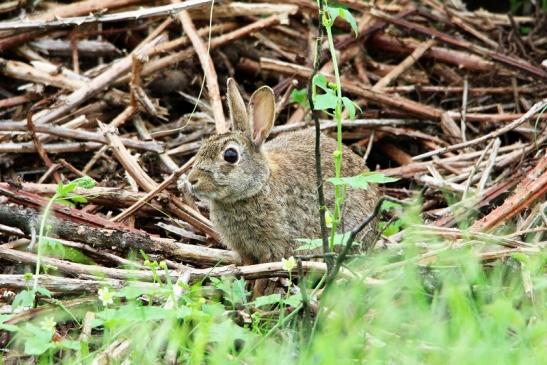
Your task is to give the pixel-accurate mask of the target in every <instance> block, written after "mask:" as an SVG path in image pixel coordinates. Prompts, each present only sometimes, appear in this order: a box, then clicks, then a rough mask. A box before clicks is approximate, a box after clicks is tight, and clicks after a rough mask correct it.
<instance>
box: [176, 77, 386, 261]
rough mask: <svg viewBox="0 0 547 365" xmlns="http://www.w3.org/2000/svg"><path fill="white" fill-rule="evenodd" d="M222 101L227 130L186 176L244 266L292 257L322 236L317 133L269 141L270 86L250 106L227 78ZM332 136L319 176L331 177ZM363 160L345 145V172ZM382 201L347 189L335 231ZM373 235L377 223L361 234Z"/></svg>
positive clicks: (330, 199)
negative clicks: (307, 241)
mask: <svg viewBox="0 0 547 365" xmlns="http://www.w3.org/2000/svg"><path fill="white" fill-rule="evenodd" d="M227 100H228V106H229V111H230V119H231V125H232V130H231V131H230V132H228V133H226V134H218V135H214V136H212V137H210V138H209V139H207V140H205V141H204V143H203V144H202V146H201V148H200V149H199V151H198V152H197V154H196V158H195V162H194V164H193V167H192V169H191V171H190V173H189V175H188V177H187V180H186V181H187V182H186V186H187V188H188V190H190V192H191V193H192V194H193V195H194V196H196V197H197V198H199V199H200V200H205V201H207V202H208V203H209V209H210V217H211V221H212V223H213V225H214V226H215V228H216V229H217V230H218V232H219V234H220V237H221V240H222V242H223V243H224V244H225V245H227V246H228V247H229V248H230V249H232V250H234V251H236V252H237V253H238V254H239V256H240V257H241V259H242V262H243V263H244V264H258V263H264V262H273V261H280V260H281V259H282V258H288V257H290V256H292V255H295V254H305V253H311V252H306V251H304V252H303V251H295V249H296V248H298V247H299V246H301V245H302V243H301V242H299V241H297V239H299V238H308V239H313V238H319V237H320V236H321V233H320V223H319V203H318V198H317V184H316V171H315V153H314V149H315V130H314V129H313V128H308V129H305V130H301V131H296V132H289V133H285V134H282V135H280V136H278V137H276V138H274V139H272V140H270V141H268V142H266V139H267V137H268V135H269V134H270V131H271V130H272V127H273V125H274V120H275V97H274V93H273V90H272V89H271V88H269V87H267V86H263V87H261V88H259V89H258V90H256V91H255V92H254V93H253V94H252V96H251V98H250V102H249V105H248V108H247V107H246V106H245V104H244V102H243V98H242V97H241V94H240V93H239V90H238V87H237V84H236V82H235V81H234V80H233V79H231V78H230V79H228V82H227ZM335 149H336V141H335V140H334V139H332V138H330V137H328V136H326V135H323V134H322V135H321V153H322V161H321V163H322V169H323V174H324V178H325V179H326V178H328V177H332V176H334V161H333V157H332V155H333V152H334V151H335ZM365 170H366V168H365V167H363V161H362V159H361V158H360V157H359V156H358V155H357V154H355V153H354V152H353V151H352V150H351V149H349V148H347V147H344V150H343V161H342V176H354V175H357V174H359V173H362V172H363V171H365ZM324 192H325V200H326V205H327V207H333V206H334V186H333V185H332V184H331V183H328V182H326V181H325V183H324ZM378 200H379V192H378V189H377V187H375V186H372V185H371V186H369V189H368V190H359V189H351V188H348V190H347V191H346V199H345V202H344V206H343V214H342V217H343V218H342V219H343V222H342V224H341V227H340V230H339V231H340V232H347V231H349V230H351V229H352V228H354V227H356V226H357V225H358V224H359V223H361V222H362V221H363V220H364V219H365V218H366V217H367V216H368V215H370V214H371V213H372V212H373V211H374V208H375V205H376V203H377V202H378ZM358 238H360V240H361V241H364V242H368V243H370V241H371V240H374V239H375V238H376V229H375V222H374V223H371V224H370V225H369V226H368V227H366V228H365V229H364V230H363V231H362V234H361V235H360V236H359V237H358Z"/></svg>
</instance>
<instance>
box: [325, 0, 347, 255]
mask: <svg viewBox="0 0 547 365" xmlns="http://www.w3.org/2000/svg"><path fill="white" fill-rule="evenodd" d="M324 6H325V7H326V6H328V2H327V1H326V0H325V3H324ZM325 28H326V31H327V40H328V43H329V51H330V55H331V60H332V68H333V69H334V78H335V82H336V98H337V101H336V108H335V109H334V118H335V120H336V152H335V153H334V156H333V157H334V168H335V176H336V177H337V178H340V177H341V173H342V82H341V81H340V72H339V70H338V61H337V59H336V48H334V38H333V36H332V22H330V21H329V22H328V25H325ZM343 200H344V197H343V194H342V189H341V186H339V185H336V186H335V187H334V214H333V217H332V230H331V234H330V249H331V250H334V237H335V235H336V228H337V227H338V223H339V222H340V217H341V206H342V203H343Z"/></svg>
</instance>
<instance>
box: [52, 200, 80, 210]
mask: <svg viewBox="0 0 547 365" xmlns="http://www.w3.org/2000/svg"><path fill="white" fill-rule="evenodd" d="M55 203H57V204H60V205H64V206H65V207H69V208H75V207H76V205H75V204H74V203H73V202H71V201H70V200H66V199H55Z"/></svg>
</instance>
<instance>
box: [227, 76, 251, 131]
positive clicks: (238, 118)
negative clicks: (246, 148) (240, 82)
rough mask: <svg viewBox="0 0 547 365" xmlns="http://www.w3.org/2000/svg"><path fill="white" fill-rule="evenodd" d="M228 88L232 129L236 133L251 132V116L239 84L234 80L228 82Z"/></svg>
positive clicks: (230, 79)
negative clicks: (238, 86)
mask: <svg viewBox="0 0 547 365" xmlns="http://www.w3.org/2000/svg"><path fill="white" fill-rule="evenodd" d="M227 88H228V94H227V96H228V108H229V109H230V120H231V122H232V128H233V130H235V131H240V132H246V131H248V130H249V116H248V114H247V108H246V107H245V103H244V102H243V98H242V97H241V94H240V93H239V89H238V88H237V83H236V81H235V80H234V79H233V78H231V77H230V78H229V79H228V82H227Z"/></svg>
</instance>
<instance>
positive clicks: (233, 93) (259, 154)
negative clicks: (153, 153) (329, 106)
mask: <svg viewBox="0 0 547 365" xmlns="http://www.w3.org/2000/svg"><path fill="white" fill-rule="evenodd" d="M227 99H228V106H229V109H230V120H231V125H232V130H231V131H230V132H228V133H225V134H218V135H214V136H212V137H210V138H209V139H207V140H206V141H205V142H204V143H203V144H202V146H201V148H200V149H199V151H198V153H197V155H196V160H195V162H194V166H193V168H192V170H191V171H190V174H189V175H188V179H187V181H188V185H189V186H188V187H189V190H190V191H191V192H192V193H193V194H194V195H196V196H197V197H198V198H200V199H204V200H209V201H216V202H223V203H232V202H236V201H238V200H241V199H245V198H248V197H251V196H253V195H255V194H256V193H258V192H259V191H260V190H261V189H262V187H263V186H264V184H265V183H266V181H267V179H268V178H269V175H270V169H269V167H268V162H267V159H266V156H265V154H264V153H263V151H262V145H263V143H264V141H265V140H266V138H267V137H268V135H269V133H270V131H271V129H272V127H273V123H274V119H275V98H274V94H273V90H272V89H270V88H269V87H267V86H263V87H261V88H259V89H258V90H256V91H255V92H254V93H253V95H252V96H251V99H250V101H249V106H248V108H247V107H246V106H245V103H244V102H243V98H242V97H241V94H240V93H239V90H238V88H237V84H236V82H235V81H234V80H233V79H231V78H230V79H228V92H227Z"/></svg>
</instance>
